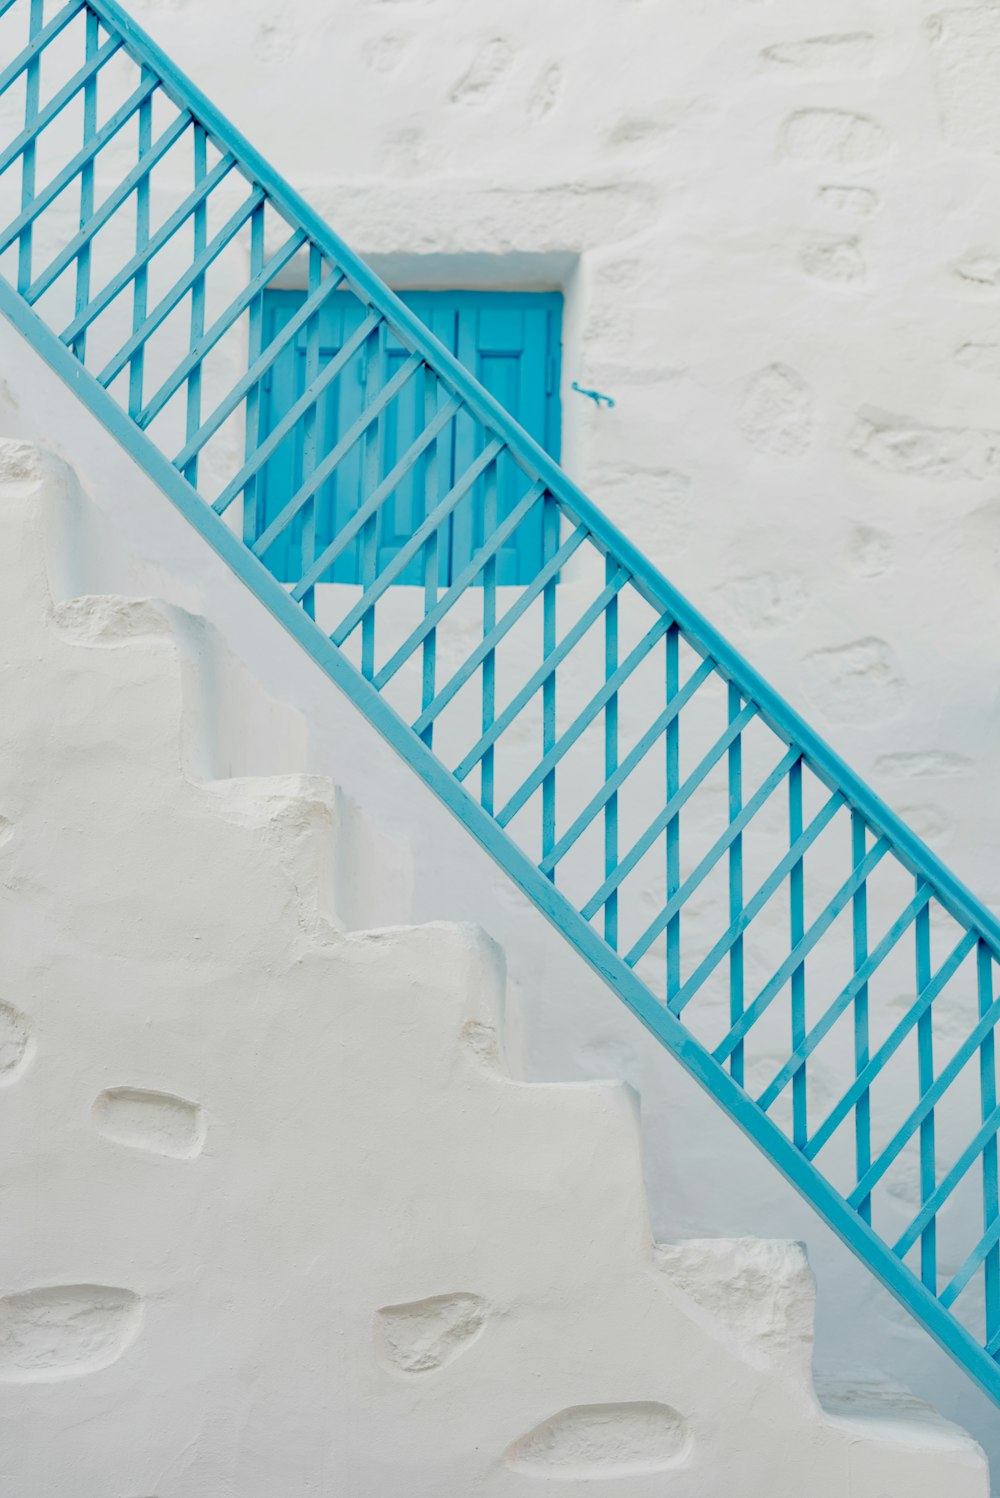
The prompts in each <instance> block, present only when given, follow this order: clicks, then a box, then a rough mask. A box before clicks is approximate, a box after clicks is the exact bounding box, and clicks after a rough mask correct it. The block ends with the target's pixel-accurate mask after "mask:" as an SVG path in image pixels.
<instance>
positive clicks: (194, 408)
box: [181, 123, 208, 486]
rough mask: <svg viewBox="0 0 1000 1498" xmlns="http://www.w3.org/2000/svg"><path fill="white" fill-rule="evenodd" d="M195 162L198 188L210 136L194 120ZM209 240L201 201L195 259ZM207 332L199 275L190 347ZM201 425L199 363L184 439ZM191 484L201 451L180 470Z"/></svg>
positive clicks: (194, 372) (189, 397)
mask: <svg viewBox="0 0 1000 1498" xmlns="http://www.w3.org/2000/svg"><path fill="white" fill-rule="evenodd" d="M191 150H192V161H193V171H194V186H195V188H197V187H198V186H199V185H200V183H201V182H203V181H204V179H205V177H206V175H207V173H208V135H207V133H206V131H205V129H204V127H203V126H202V125H199V124H197V123H195V126H194V132H193V136H192V141H191ZM207 242H208V204H207V203H206V202H205V201H204V200H202V201H201V202H200V203H199V204H198V207H197V208H196V209H195V211H194V254H195V258H196V259H197V257H198V256H199V255H200V254H201V252H202V250H203V249H204V248H205V246H206V244H207ZM204 331H205V277H204V275H200V276H199V277H198V279H197V281H195V283H194V285H193V286H192V288H191V341H190V346H191V348H194V346H195V344H196V343H197V342H198V339H199V338H200V337H201V336H202V334H203V333H204ZM200 425H201V365H200V364H197V365H196V366H195V368H194V369H192V371H191V378H190V379H189V380H188V387H187V419H186V424H185V433H186V436H185V442H186V443H189V442H190V441H191V438H192V436H193V435H194V433H195V432H196V431H197V430H198V428H199V427H200ZM181 471H182V473H183V474H184V477H185V478H186V479H187V481H188V483H189V484H191V485H193V486H197V483H198V454H197V453H195V454H194V456H193V457H192V458H190V459H189V460H188V462H187V463H186V464H185V465H184V467H183V469H182V470H181Z"/></svg>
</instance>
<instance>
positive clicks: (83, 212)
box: [25, 8, 98, 364]
mask: <svg viewBox="0 0 1000 1498" xmlns="http://www.w3.org/2000/svg"><path fill="white" fill-rule="evenodd" d="M97 43H98V24H97V16H96V15H95V14H94V12H93V11H92V10H90V9H89V8H88V10H87V23H86V44H85V46H86V54H87V57H88V58H90V57H93V56H94V55H95V54H96V52H97ZM96 130H97V77H96V74H95V75H94V76H93V77H91V78H88V79H87V84H86V87H85V88H84V91H83V144H84V146H85V147H86V146H89V144H90V142H91V141H92V140H93V138H94V133H95V131H96ZM93 212H94V163H93V160H90V161H88V162H87V164H86V166H85V167H84V168H83V171H82V172H81V173H80V228H81V229H83V226H84V224H86V223H87V222H88V221H89V219H90V218H91V216H92V214H93ZM90 259H91V241H90V240H89V239H87V240H84V242H83V243H82V244H81V246H80V253H79V255H78V256H77V261H76V299H75V307H76V312H77V313H79V312H81V311H82V310H83V308H84V307H85V306H86V305H87V302H88V301H89V300H90ZM25 289H26V290H27V291H28V292H30V290H31V287H30V284H29V286H28V287H27V288H25ZM71 352H72V353H73V354H74V355H75V357H76V358H77V359H79V361H80V363H81V364H82V363H83V362H84V360H85V358H86V356H87V338H86V334H85V333H81V335H80V337H79V338H78V339H77V340H76V341H75V342H74V343H73V344H72V345H71Z"/></svg>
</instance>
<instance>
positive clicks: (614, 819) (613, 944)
mask: <svg viewBox="0 0 1000 1498" xmlns="http://www.w3.org/2000/svg"><path fill="white" fill-rule="evenodd" d="M614 566H615V563H614V560H613V559H612V558H611V557H610V556H607V557H605V559H604V577H605V582H610V580H611V576H612V572H613V569H614ZM604 621H605V622H604V679H605V681H610V680H611V678H612V677H613V676H614V674H615V672H616V671H617V670H618V595H617V594H615V596H614V598H612V600H611V602H610V603H609V604H608V607H607V609H606V610H605V614H604ZM617 769H618V693H617V692H612V694H611V696H610V697H609V698H608V700H607V703H606V704H605V708H604V780H605V784H606V783H607V782H608V780H610V779H611V777H612V776H613V775H614V773H615V771H616V770H617ZM551 851H552V850H551V848H550V849H547V850H546V856H548V853H551ZM617 867H618V792H617V791H613V792H612V794H611V795H610V796H609V797H608V799H607V801H606V802H605V804H604V878H605V879H606V880H607V879H610V878H611V876H612V875H613V874H614V872H615V869H616V868H617ZM549 877H550V878H553V879H554V878H555V869H553V870H552V871H551V873H550V876H549ZM604 940H605V941H606V942H607V944H608V946H609V947H610V948H611V949H612V951H615V952H616V951H617V950H618V888H617V886H616V887H615V888H614V890H613V891H612V892H611V894H610V895H609V896H608V899H607V902H606V903H605V906H604Z"/></svg>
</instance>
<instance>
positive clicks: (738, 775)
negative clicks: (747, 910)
mask: <svg viewBox="0 0 1000 1498" xmlns="http://www.w3.org/2000/svg"><path fill="white" fill-rule="evenodd" d="M741 703H742V698H741V696H740V690H739V688H738V687H737V686H735V685H734V684H733V683H732V682H730V683H729V689H728V712H729V722H730V723H731V724H732V723H734V722H735V721H736V719H737V718H738V717H739V715H740V712H741V711H742V706H741ZM727 761H728V763H727V770H728V780H729V818H728V820H729V826H730V827H731V826H732V825H733V823H734V822H735V821H736V819H737V817H738V816H739V814H740V812H741V811H742V810H743V735H742V734H741V733H740V734H737V735H736V737H735V739H734V740H733V742H732V743H731V744H730V746H729V749H728V752H727ZM742 909H743V834H742V832H739V833H737V834H736V836H735V837H734V838H733V840H732V843H731V844H730V847H729V920H730V923H732V922H733V921H735V920H737V919H738V917H739V913H740V911H741V910H742ZM744 1002H745V992H744V964H743V936H742V934H741V935H740V936H738V937H737V938H736V940H735V941H734V942H733V945H732V947H731V948H730V950H729V1027H730V1029H732V1027H733V1026H734V1025H735V1024H736V1023H737V1022H738V1021H739V1018H740V1016H741V1015H742V1013H743V1005H744ZM743 1054H744V1052H743V1041H742V1040H741V1041H740V1043H739V1044H738V1045H737V1046H735V1047H734V1049H733V1053H732V1055H731V1056H730V1058H729V1070H730V1074H731V1076H732V1078H733V1081H734V1082H738V1083H739V1085H740V1086H741V1087H742V1086H743V1081H744V1065H743Z"/></svg>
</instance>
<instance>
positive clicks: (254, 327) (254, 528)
mask: <svg viewBox="0 0 1000 1498" xmlns="http://www.w3.org/2000/svg"><path fill="white" fill-rule="evenodd" d="M204 253H205V252H204V251H202V257H204ZM195 258H196V260H197V258H198V257H197V256H196V257H195ZM263 264H264V204H263V202H260V203H258V204H257V205H256V207H255V208H254V210H253V213H252V214H251V216H250V281H251V283H252V284H255V283H256V280H257V277H258V276H259V275H260V271H261V267H262V266H263ZM248 323H249V327H248V335H247V336H248V340H249V353H248V357H249V360H250V363H251V364H252V363H253V362H254V360H255V359H259V358H260V350H261V344H262V342H263V337H264V304H263V301H262V299H261V297H260V296H254V297H253V299H252V300H251V302H250V316H249V319H248ZM243 441H244V458H246V459H250V458H252V457H253V455H254V453H256V451H257V448H258V446H259V444H260V386H259V385H254V387H253V389H252V390H251V391H250V394H249V395H248V396H247V405H246V431H245V434H244V439H243ZM258 477H259V470H258V469H256V468H255V469H254V471H253V473H252V474H251V476H250V478H249V479H248V480H247V483H246V487H245V488H244V490H243V539H244V541H245V542H246V543H247V545H252V544H253V542H254V539H255V538H256V536H257V534H258V532H259V531H260V529H261V524H260V522H261V516H260V515H259V514H258V505H257V500H258V496H259V493H260V486H259V484H258Z"/></svg>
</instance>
